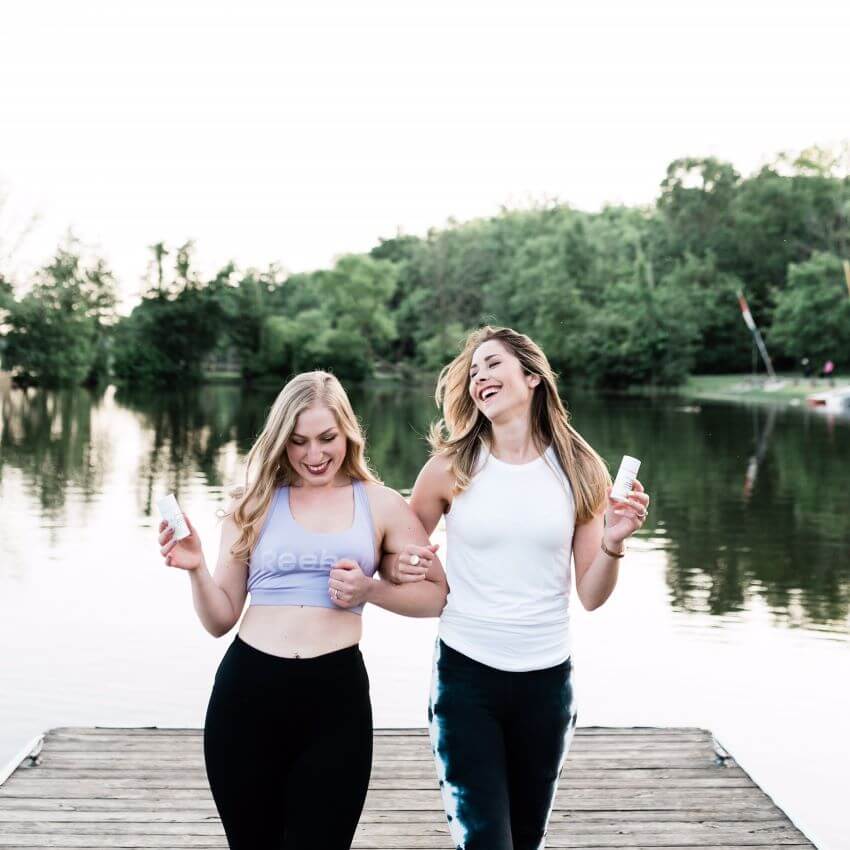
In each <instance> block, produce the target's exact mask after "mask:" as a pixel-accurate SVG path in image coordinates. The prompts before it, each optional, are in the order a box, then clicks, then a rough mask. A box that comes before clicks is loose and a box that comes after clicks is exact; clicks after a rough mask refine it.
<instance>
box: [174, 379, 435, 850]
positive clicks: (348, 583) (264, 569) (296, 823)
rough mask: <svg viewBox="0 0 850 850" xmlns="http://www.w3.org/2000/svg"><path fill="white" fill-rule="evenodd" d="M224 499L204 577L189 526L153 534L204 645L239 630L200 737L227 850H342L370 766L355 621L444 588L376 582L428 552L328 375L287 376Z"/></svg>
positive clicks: (408, 606)
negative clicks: (176, 571)
mask: <svg viewBox="0 0 850 850" xmlns="http://www.w3.org/2000/svg"><path fill="white" fill-rule="evenodd" d="M232 496H233V500H232V502H231V504H230V505H229V506H228V508H227V510H226V511H225V512H224V514H223V520H224V521H223V524H222V533H221V544H220V549H219V556H218V562H217V565H216V567H215V571H214V574H213V575H210V573H209V571H208V569H207V566H206V563H205V561H204V555H203V549H202V546H201V541H200V539H199V538H198V533H197V531H196V530H195V528H194V526H193V525H192V523H191V521H190V520H189V518H188V517H186V522H187V524H188V526H189V529H190V531H191V535H190V536H189V537H186V538H184V539H183V540H180V541H174V540H172V536H173V532H172V530H171V529H170V528H168V527H167V526H166V524H165V523H164V522H163V523H161V524H160V527H159V532H160V533H159V543H160V552H161V554H162V555H163V556H164V558H165V563H166V565H167V566H170V567H177V568H180V569H184V570H186V571H187V572H188V573H189V577H190V580H191V585H192V597H193V601H194V606H195V611H196V612H197V615H198V617H199V619H200V620H201V623H202V624H203V626H204V627H205V628H206V629H207V631H209V632H210V633H211V634H212V635H213V636H215V637H221V636H223V635H224V634H226V633H227V632H229V631H230V630H231V629H232V628H233V626H234V625H236V623H237V622H239V620H240V617H241V618H242V619H241V623H240V625H239V630H238V633H237V634H236V635H235V636H234V639H233V641H232V642H231V644H230V646H229V647H228V648H227V651H226V652H225V654H224V657H223V658H222V660H221V663H220V664H219V667H218V670H217V671H216V675H215V682H214V684H213V688H212V693H211V695H210V699H209V704H208V706H207V712H206V719H205V724H204V760H205V766H206V771H207V778H208V780H209V783H210V790H211V792H212V796H213V799H214V801H215V804H216V807H217V809H218V812H219V815H220V817H221V821H222V825H223V827H224V831H225V833H226V835H227V840H228V845H229V846H230V847H231V848H237V850H273V848H274V850H277V848H282V850H296V848H298V850H303V848H322V850H348V848H350V846H351V842H352V839H353V836H354V832H355V829H356V827H357V822H358V820H359V818H360V813H361V811H362V808H363V803H364V801H365V798H366V791H367V788H368V784H369V775H370V772H371V765H372V709H371V703H370V699H369V679H368V675H367V673H366V668H365V665H364V662H363V657H362V655H361V653H360V650H359V647H358V643H359V641H360V637H361V633H362V617H361V612H362V610H363V606H364V604H365V603H366V602H371V603H373V604H375V605H379V606H381V607H382V608H386V609H387V610H390V611H394V612H396V613H399V614H405V615H408V616H413V617H437V616H439V614H440V612H441V611H442V609H443V605H444V604H445V600H446V593H447V585H446V579H445V575H444V573H443V569H442V566H441V564H440V563H439V561H437V560H436V559H434V560H433V561H432V562H431V567H430V569H429V572H428V576H427V580H426V581H422V582H417V583H415V584H406V585H397V584H393V583H391V582H388V581H378V580H375V572H376V571H379V570H381V566H382V562H383V564H384V565H386V568H388V565H389V564H390V563H391V562H392V560H393V559H394V558H397V556H398V554H399V553H400V552H401V551H402V549H403V548H404V549H405V550H407V549H409V548H410V545H411V544H417V545H420V546H421V545H423V544H426V543H427V539H428V538H427V536H426V534H425V530H424V529H423V527H422V524H421V523H420V522H419V520H418V519H417V517H416V515H415V514H414V513H413V511H412V510H411V509H410V507H409V506H408V505H407V503H406V502H405V500H404V499H403V498H402V497H401V496H400V495H399V494H398V493H396V492H395V491H394V490H391V489H389V488H388V487H384V486H383V485H382V484H381V483H380V482H379V481H378V479H377V478H376V477H375V475H374V473H373V472H372V471H371V470H370V469H369V467H368V464H367V462H366V459H365V455H364V441H363V435H362V432H361V429H360V426H359V424H358V421H357V418H356V417H355V415H354V412H353V410H352V409H351V403H350V402H349V400H348V397H347V396H346V394H345V390H344V389H343V388H342V385H341V384H340V383H339V381H338V380H337V379H336V378H335V377H334V376H333V375H330V374H329V373H327V372H307V373H303V374H301V375H297V376H296V377H294V378H293V379H292V380H291V381H289V382H288V383H287V384H286V386H285V387H284V388H283V389H282V390H281V392H280V394H279V395H278V397H277V399H276V400H275V402H274V404H273V405H272V408H271V411H270V412H269V415H268V418H267V420H266V423H265V426H264V428H263V431H262V433H261V434H260V436H259V437H258V438H257V440H256V442H255V443H254V445H253V447H252V448H251V450H250V452H249V453H248V457H247V462H246V473H245V486H244V487H240V488H236V489H235V490H234V491H233V493H232ZM249 594H250V597H251V599H250V604H249V605H248V608H247V611H245V614H244V617H243V616H242V612H243V608H244V607H245V600H246V598H247V597H248V595H249ZM331 800H332V801H333V804H332V805H329V801H331Z"/></svg>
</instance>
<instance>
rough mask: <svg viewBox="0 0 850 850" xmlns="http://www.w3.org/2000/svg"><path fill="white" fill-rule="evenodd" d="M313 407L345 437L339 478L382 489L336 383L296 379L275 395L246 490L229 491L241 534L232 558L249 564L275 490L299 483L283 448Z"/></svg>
mask: <svg viewBox="0 0 850 850" xmlns="http://www.w3.org/2000/svg"><path fill="white" fill-rule="evenodd" d="M314 405H324V406H325V407H327V408H328V409H329V410H330V411H331V413H333V415H334V418H335V419H336V423H337V426H338V427H339V429H340V430H341V431H342V432H343V434H345V438H346V449H345V458H344V460H343V462H342V466H341V467H340V472H342V473H344V474H345V475H348V476H349V477H350V478H355V479H358V480H360V481H370V482H372V483H373V484H380V483H381V481H380V480H379V479H378V477H377V476H376V475H375V474H374V472H372V470H371V469H370V467H369V462H368V460H367V458H366V455H365V447H366V441H365V438H364V436H363V429H362V427H361V425H360V422H359V421H358V419H357V417H356V416H355V415H354V410H353V409H352V407H351V402H350V401H349V399H348V395H346V392H345V390H344V389H343V386H342V384H341V383H340V382H339V379H337V378H336V377H335V376H334V375H331V374H330V372H319V371H317V372H302V373H301V374H300V375H296V376H295V377H294V378H292V379H291V380H290V381H288V382H287V384H286V385H285V386H284V388H283V389H282V390H281V391H280V393H278V396H277V398H276V399H275V401H274V404H272V407H271V410H270V411H269V415H268V417H267V418H266V424H265V426H264V427H263V430H262V432H261V433H260V436H259V437H257V439H256V441H255V443H254V445H253V446H252V447H251V450H250V451H249V452H248V456H247V459H246V464H245V484H244V486H239V487H235V488H233V489H232V490H231V491H230V495H231V496H232V497H233V498H234V499H235V500H236V504H235V506H234V508H233V519H234V521H235V522H236V525H237V526H238V527H239V529H240V532H241V533H240V535H239V539H238V540H237V541H236V543H234V545H233V546H232V547H231V549H230V553H231V555H232V556H233V557H234V558H238V559H240V560H242V559H244V560H247V559H248V558H249V557H250V553H251V550H252V549H253V547H254V543H255V542H256V540H257V537H258V536H259V533H260V529H259V528H258V522H259V519H260V517H262V516H263V515H264V514H265V512H266V510H267V508H268V506H269V503H270V502H271V499H272V496H273V495H274V492H275V490H276V489H277V488H278V487H280V486H283V485H286V484H294V483H295V482H296V481H298V480H299V478H300V476H299V475H298V474H297V473H296V472H295V470H294V469H293V468H292V465H291V464H290V463H289V457H288V456H287V454H286V444H287V443H288V442H289V438H290V437H291V436H292V432H293V431H294V430H295V423H296V421H297V420H298V416H299V414H300V413H301V412H302V411H304V410H306V409H307V408H308V407H312V406H314ZM223 515H224V514H223Z"/></svg>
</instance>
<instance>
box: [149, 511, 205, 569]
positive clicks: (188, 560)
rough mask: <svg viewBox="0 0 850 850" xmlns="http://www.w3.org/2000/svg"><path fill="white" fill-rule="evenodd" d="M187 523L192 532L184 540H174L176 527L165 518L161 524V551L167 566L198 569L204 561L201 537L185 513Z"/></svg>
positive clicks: (184, 517)
mask: <svg viewBox="0 0 850 850" xmlns="http://www.w3.org/2000/svg"><path fill="white" fill-rule="evenodd" d="M183 519H185V520H186V525H187V526H188V528H189V531H191V532H192V533H191V534H190V535H189V536H188V537H184V538H183V539H182V540H172V539H171V538H172V537H173V536H174V529H173V528H171V527H170V526H169V525H168V523H167V522H166V521H165V520H162V522H160V524H159V551H160V554H161V555H163V556H164V557H165V565H166V566H167V567H178V568H179V569H181V570H196V569H198V567H200V566H201V564H203V563H204V550H203V549H202V548H201V538H200V537H199V536H198V532H197V531H195V526H194V525H192V523H191V522H189V517H187V516H186V514H183Z"/></svg>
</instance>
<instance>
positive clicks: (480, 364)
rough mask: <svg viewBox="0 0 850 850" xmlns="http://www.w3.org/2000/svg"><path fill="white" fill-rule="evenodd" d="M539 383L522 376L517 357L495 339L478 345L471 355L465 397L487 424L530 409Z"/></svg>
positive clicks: (536, 379) (537, 380)
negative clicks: (481, 414) (467, 392)
mask: <svg viewBox="0 0 850 850" xmlns="http://www.w3.org/2000/svg"><path fill="white" fill-rule="evenodd" d="M539 383H540V377H539V376H538V375H528V374H526V373H525V372H524V371H523V368H522V364H521V363H520V361H519V358H517V356H516V355H515V354H514V353H513V352H512V351H511V350H510V348H509V347H508V346H506V345H505V344H504V343H502V342H500V341H499V340H497V339H488V340H487V341H486V342H482V343H481V345H479V346H478V348H476V349H475V351H474V352H473V353H472V362H471V364H470V367H469V394H470V396H472V400H473V402H474V403H475V406H476V407H477V408H478V409H479V410H480V411H481V412H482V413H483V414H484V415H485V416H486V417H487V418H488V419H489V420H490V421H491V422H493V421H495V420H496V419H497V418H499V417H504V416H505V415H506V414H508V415H511V414H516V413H518V412H522V411H528V410H530V408H531V398H532V396H533V395H534V388H535V387H536V386H537V385H538V384H539Z"/></svg>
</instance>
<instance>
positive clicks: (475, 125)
mask: <svg viewBox="0 0 850 850" xmlns="http://www.w3.org/2000/svg"><path fill="white" fill-rule="evenodd" d="M848 54H850V3H847V2H844V0H841V2H839V0H807V2H800V0H797V1H796V2H793V3H791V2H785V0H775V1H774V2H761V1H760V0H759V2H751V1H750V2H748V0H735V2H730V0H714V2H711V3H709V2H700V3H694V2H690V3H689V2H687V0H644V2H641V3H635V2H633V0H630V2H627V0H594V2H592V3H581V4H579V3H576V2H569V0H562V2H541V0H523V2H513V1H512V2H502V3H499V2H495V0H487V2H483V0H472V1H471V2H462V0H454V2H446V0H429V2H428V3H409V2H408V3H405V2H399V0H361V2H359V3H353V2H350V0H349V2H342V0H310V2H299V3H286V2H282V0H278V1H277V2H260V0H241V1H240V2H238V3H237V2H235V0H233V2H229V3H219V2H212V1H211V0H167V2H165V0H146V2H144V3H132V4H130V3H125V2H120V0H108V2H107V0H100V1H99V2H97V1H96V0H59V2H54V0H51V2H39V0H6V2H4V3H3V9H2V18H0V122H2V125H0V184H2V186H3V187H4V189H5V192H6V194H7V195H8V201H7V202H6V204H5V207H4V208H3V210H2V211H0V243H2V245H4V246H5V247H6V248H8V245H9V243H10V241H12V240H13V239H14V237H15V234H16V233H18V232H19V231H20V228H21V226H22V225H23V223H24V222H25V221H26V220H27V218H28V217H29V216H30V215H31V214H33V213H37V214H39V215H40V221H39V223H38V224H37V226H36V228H35V230H34V232H33V233H32V234H31V235H30V236H29V238H28V239H27V240H26V241H25V243H24V245H23V247H22V248H21V249H20V250H18V251H17V252H16V254H15V256H14V258H13V270H15V271H17V273H18V274H19V275H20V274H24V273H25V272H26V269H27V268H28V267H31V266H32V264H35V263H41V262H43V261H45V260H46V259H47V258H49V256H50V253H51V251H52V249H53V248H54V247H55V245H56V243H57V241H58V239H59V238H60V236H61V234H62V233H63V232H64V231H65V230H66V229H67V228H68V227H69V226H72V227H73V228H74V231H75V232H76V234H77V235H78V236H79V237H80V238H81V239H82V240H83V241H84V242H86V243H89V244H93V245H95V246H96V247H97V248H98V249H99V251H100V252H101V253H102V254H103V255H104V256H105V257H106V258H107V259H108V260H109V262H110V263H111V265H112V266H113V268H114V269H115V271H116V272H117V273H118V275H119V278H120V282H121V287H122V293H123V296H124V298H125V305H130V304H132V303H133V302H134V301H135V300H136V294H137V293H138V290H139V281H140V278H141V277H142V275H143V273H144V271H145V268H146V265H147V261H148V256H149V254H148V252H147V246H148V245H150V244H152V243H154V242H156V241H159V240H165V241H167V242H170V243H172V244H174V245H176V244H177V243H179V242H181V241H183V240H185V239H187V238H193V239H195V240H196V242H197V249H198V258H199V261H200V267H201V268H202V270H203V271H205V272H211V271H213V270H214V269H215V268H217V267H219V266H220V265H222V264H223V263H225V262H226V261H227V260H228V259H231V258H232V259H234V260H236V262H237V263H239V264H240V265H241V266H243V267H244V266H248V265H256V266H265V265H267V264H268V263H269V262H271V261H279V262H280V263H282V264H283V266H284V267H285V268H287V269H289V270H292V271H301V270H306V269H311V268H317V267H323V266H327V265H329V264H331V263H332V261H333V257H334V256H335V255H337V254H342V253H346V252H351V251H365V250H368V249H369V248H370V247H371V246H373V245H374V244H376V243H377V241H378V238H379V237H381V236H384V237H388V236H392V235H393V234H394V233H395V232H396V230H397V229H398V228H401V229H402V230H403V231H404V232H406V233H415V234H422V233H424V232H425V231H426V230H427V228H428V227H429V226H441V225H442V224H444V223H445V221H446V219H447V218H448V217H449V216H454V217H455V218H458V219H461V220H463V219H467V218H472V217H477V216H487V215H492V214H495V213H496V212H498V209H499V206H500V205H502V204H506V205H509V206H510V205H522V204H526V203H527V202H528V201H529V199H543V198H546V197H549V198H551V197H557V198H558V199H560V200H562V201H565V202H568V203H570V204H572V205H573V206H576V207H578V208H581V209H588V210H593V209H598V208H599V207H600V206H601V205H602V204H604V203H605V202H624V203H628V204H642V203H647V204H648V203H651V202H652V201H653V199H654V198H655V197H656V194H657V190H658V184H659V183H660V181H661V179H662V178H663V176H664V169H665V168H666V166H667V164H668V163H669V162H670V161H671V160H672V159H675V158H677V157H683V156H705V155H715V156H718V157H721V158H723V159H727V160H730V161H732V162H733V163H734V164H735V165H736V167H738V168H739V170H741V171H743V172H744V173H749V172H750V171H752V170H753V169H755V168H757V167H758V166H759V165H760V164H762V163H763V162H764V161H766V160H768V159H770V158H772V156H773V155H774V154H776V153H777V152H779V151H781V150H798V149H800V148H803V147H806V146H808V145H810V144H812V143H819V144H827V145H829V144H837V143H840V142H841V141H843V140H846V139H847V138H848V137H850V106H848V104H850V86H848V83H850V70H848V69H850V61H848Z"/></svg>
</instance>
